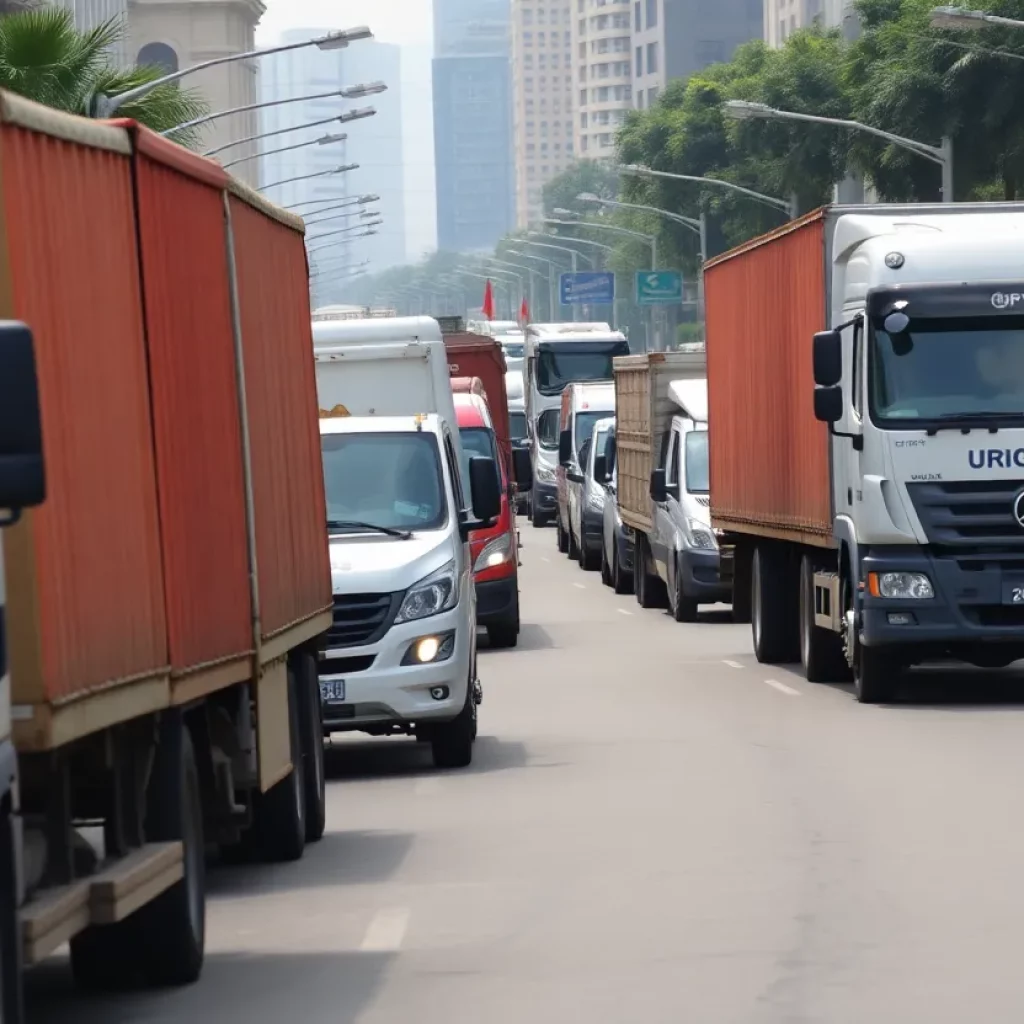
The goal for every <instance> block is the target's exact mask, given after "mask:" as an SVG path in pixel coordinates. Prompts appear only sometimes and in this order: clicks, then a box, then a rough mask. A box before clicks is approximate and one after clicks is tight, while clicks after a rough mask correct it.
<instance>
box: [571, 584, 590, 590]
mask: <svg viewBox="0 0 1024 1024" xmlns="http://www.w3.org/2000/svg"><path fill="white" fill-rule="evenodd" d="M573 586H574V587H577V588H579V589H580V590H586V589H587V588H586V586H585V585H584V584H583V583H574V584H573Z"/></svg>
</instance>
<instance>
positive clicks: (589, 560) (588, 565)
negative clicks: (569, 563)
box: [580, 538, 603, 572]
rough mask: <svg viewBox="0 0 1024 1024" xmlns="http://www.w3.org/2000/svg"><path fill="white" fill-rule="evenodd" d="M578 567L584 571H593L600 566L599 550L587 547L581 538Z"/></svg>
mask: <svg viewBox="0 0 1024 1024" xmlns="http://www.w3.org/2000/svg"><path fill="white" fill-rule="evenodd" d="M602 544H603V542H602ZM580 568H581V569H582V570H583V571H584V572H595V571H596V570H597V569H600V568H601V552H600V551H595V550H594V549H593V548H588V547H587V545H586V543H585V542H584V541H583V539H582V538H581V539H580Z"/></svg>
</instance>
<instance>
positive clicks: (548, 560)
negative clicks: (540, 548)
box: [540, 555, 551, 562]
mask: <svg viewBox="0 0 1024 1024" xmlns="http://www.w3.org/2000/svg"><path fill="white" fill-rule="evenodd" d="M540 560H541V561H542V562H550V561H551V559H550V558H548V556H547V555H541V556H540Z"/></svg>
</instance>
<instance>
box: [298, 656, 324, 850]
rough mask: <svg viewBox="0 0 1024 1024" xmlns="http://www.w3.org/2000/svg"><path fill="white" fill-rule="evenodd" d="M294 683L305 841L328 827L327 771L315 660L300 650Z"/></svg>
mask: <svg viewBox="0 0 1024 1024" xmlns="http://www.w3.org/2000/svg"><path fill="white" fill-rule="evenodd" d="M295 682H296V685H297V687H298V691H299V696H300V698H301V705H300V707H301V712H302V713H301V715H300V725H301V728H302V751H303V762H304V763H303V781H304V783H305V786H306V842H307V843H315V842H317V841H319V840H320V839H322V838H323V834H324V831H325V830H326V828H327V774H326V771H325V769H324V708H323V704H322V703H321V701H320V677H319V673H318V672H317V663H316V659H315V658H314V657H313V655H312V654H309V653H308V652H303V653H300V654H298V655H296V658H295Z"/></svg>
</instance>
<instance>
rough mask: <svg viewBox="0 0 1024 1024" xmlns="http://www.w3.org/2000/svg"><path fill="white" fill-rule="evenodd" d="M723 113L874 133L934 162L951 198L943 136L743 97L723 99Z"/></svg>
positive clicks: (949, 159)
mask: <svg viewBox="0 0 1024 1024" xmlns="http://www.w3.org/2000/svg"><path fill="white" fill-rule="evenodd" d="M723 107H724V110H725V112H726V114H728V115H729V116H730V117H735V118H737V119H740V120H744V119H749V118H754V117H762V118H765V119H766V120H770V121H806V122H808V123H810V124H825V125H833V126H834V127H836V128H848V129H850V130H851V131H858V132H864V133H865V134H866V135H874V136H875V137H876V138H879V139H884V140H885V141H886V142H888V143H890V144H891V145H893V146H899V148H900V149H906V150H909V151H910V152H911V153H916V154H917V155H918V156H923V157H924V158H925V159H926V160H931V162H932V163H935V164H938V165H939V167H940V168H941V169H942V201H943V202H944V203H951V202H953V140H952V139H951V138H950V137H949V136H948V135H946V136H944V137H943V139H942V142H941V143H940V144H939V145H938V146H929V145H928V144H927V143H925V142H918V141H916V140H915V139H908V138H905V137H904V136H902V135H894V134H893V133H892V132H887V131H884V130H883V129H881V128H875V127H874V126H873V125H870V124H862V123H861V122H860V121H849V120H845V119H843V118H838V117H820V116H819V115H817V114H799V113H797V112H796V111H794V110H778V109H776V108H775V107H770V106H768V105H767V104H766V103H751V102H748V101H747V100H726V102H725V103H724V104H723Z"/></svg>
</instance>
